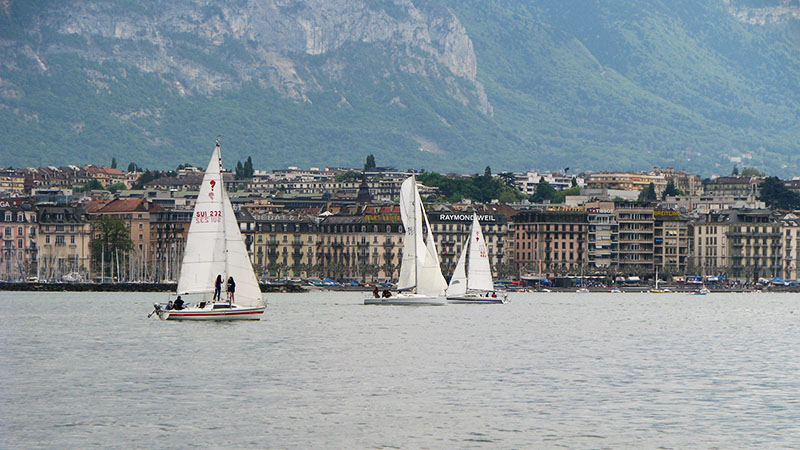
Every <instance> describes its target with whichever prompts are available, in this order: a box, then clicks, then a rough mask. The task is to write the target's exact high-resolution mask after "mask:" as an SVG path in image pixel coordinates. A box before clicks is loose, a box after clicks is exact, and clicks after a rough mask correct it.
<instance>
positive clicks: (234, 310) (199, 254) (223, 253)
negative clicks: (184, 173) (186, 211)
mask: <svg viewBox="0 0 800 450" xmlns="http://www.w3.org/2000/svg"><path fill="white" fill-rule="evenodd" d="M221 168H222V157H221V155H220V145H219V141H217V145H216V147H214V152H213V153H212V154H211V160H210V161H209V162H208V167H207V168H206V172H205V175H204V176H203V184H202V185H201V187H200V193H199V194H198V196H197V203H196V204H195V207H194V213H193V214H192V223H191V224H190V225H189V233H188V235H187V239H186V248H185V251H184V256H183V263H182V265H181V272H180V278H179V279H178V288H177V292H176V294H177V295H179V296H183V295H186V296H198V297H200V298H199V300H198V301H197V302H196V303H195V304H187V306H186V307H184V308H182V309H167V307H166V306H165V305H164V304H162V303H158V304H155V305H153V306H154V307H155V310H154V311H153V313H155V314H157V315H158V317H159V318H161V319H162V320H259V319H260V318H261V314H262V313H263V312H264V309H265V308H266V306H267V305H266V303H265V302H264V298H263V297H262V295H261V288H260V287H259V285H258V280H257V279H256V275H255V272H253V266H252V264H251V263H250V258H249V257H248V255H247V249H246V248H245V245H244V241H243V240H242V234H241V231H240V230H239V224H238V222H237V221H236V215H235V213H234V211H233V207H232V206H231V201H230V198H229V197H228V194H227V192H225V186H224V183H223V181H222V173H221ZM218 275H221V276H222V280H223V286H222V290H223V291H225V281H226V280H228V279H229V278H233V281H234V282H235V285H236V289H235V291H236V292H235V293H234V298H231V297H230V296H226V295H225V292H222V293H221V294H220V296H219V297H220V298H218V299H216V300H215V299H214V281H215V280H216V278H217V276H218ZM153 313H151V314H153Z"/></svg>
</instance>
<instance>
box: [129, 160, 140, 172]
mask: <svg viewBox="0 0 800 450" xmlns="http://www.w3.org/2000/svg"><path fill="white" fill-rule="evenodd" d="M139 171H140V170H139V166H138V165H136V163H135V162H132V163H130V164H128V172H139Z"/></svg>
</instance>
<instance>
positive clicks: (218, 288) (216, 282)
mask: <svg viewBox="0 0 800 450" xmlns="http://www.w3.org/2000/svg"><path fill="white" fill-rule="evenodd" d="M220 292H222V275H217V279H216V280H214V298H213V299H212V300H219V296H220Z"/></svg>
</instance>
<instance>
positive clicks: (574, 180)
mask: <svg viewBox="0 0 800 450" xmlns="http://www.w3.org/2000/svg"><path fill="white" fill-rule="evenodd" d="M570 185H571V187H578V180H577V179H576V178H575V177H572V181H571V182H570Z"/></svg>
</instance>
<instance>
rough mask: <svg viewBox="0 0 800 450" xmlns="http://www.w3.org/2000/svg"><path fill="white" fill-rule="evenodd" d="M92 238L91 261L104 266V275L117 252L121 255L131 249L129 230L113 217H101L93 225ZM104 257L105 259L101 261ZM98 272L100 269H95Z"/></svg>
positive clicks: (123, 223)
mask: <svg viewBox="0 0 800 450" xmlns="http://www.w3.org/2000/svg"><path fill="white" fill-rule="evenodd" d="M92 234H93V235H94V238H92V241H91V243H90V246H91V248H92V259H93V260H94V262H95V264H96V265H97V266H99V265H100V264H101V263H102V264H103V265H104V266H106V269H105V273H110V271H109V270H108V266H109V264H110V263H111V262H112V261H113V258H114V255H115V254H116V252H117V251H119V253H121V254H122V255H127V252H128V251H130V250H131V249H132V248H133V241H131V235H130V230H129V229H128V227H127V225H125V222H123V221H122V220H120V219H117V218H115V217H111V216H107V215H102V216H100V217H99V218H98V219H97V220H96V221H95V222H94V224H93V233H92ZM103 257H105V259H103ZM97 271H98V272H100V269H99V268H98V269H97Z"/></svg>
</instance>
